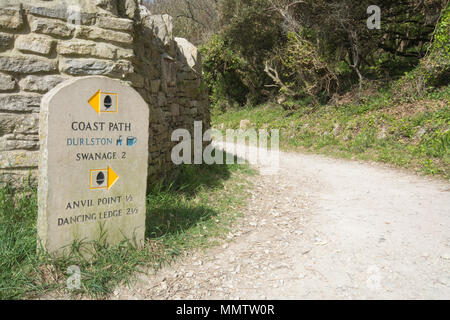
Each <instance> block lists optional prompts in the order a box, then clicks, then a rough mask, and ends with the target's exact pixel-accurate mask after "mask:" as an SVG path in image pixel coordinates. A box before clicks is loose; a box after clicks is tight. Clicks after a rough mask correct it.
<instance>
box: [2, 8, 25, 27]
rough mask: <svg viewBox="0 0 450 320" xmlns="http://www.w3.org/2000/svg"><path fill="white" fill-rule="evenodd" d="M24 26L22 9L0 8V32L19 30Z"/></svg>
mask: <svg viewBox="0 0 450 320" xmlns="http://www.w3.org/2000/svg"><path fill="white" fill-rule="evenodd" d="M22 26H23V17H22V10H21V8H20V7H9V8H0V30H17V29H20V28H21V27H22Z"/></svg>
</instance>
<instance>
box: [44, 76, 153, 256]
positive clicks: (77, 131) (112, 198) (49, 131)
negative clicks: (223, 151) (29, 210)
mask: <svg viewBox="0 0 450 320" xmlns="http://www.w3.org/2000/svg"><path fill="white" fill-rule="evenodd" d="M148 128H149V108H148V105H147V103H146V102H145V101H144V100H143V99H142V98H141V96H140V95H139V94H138V93H137V92H136V91H135V90H134V89H133V88H131V87H130V86H128V85H125V84H123V82H121V81H119V80H114V79H110V78H107V77H102V76H92V77H85V78H73V79H70V80H66V81H64V82H62V83H60V84H59V85H58V86H56V87H55V88H53V89H52V90H51V91H49V92H48V93H47V94H46V95H45V96H44V97H43V98H42V102H41V110H40V114H39V139H40V157H39V175H38V179H39V181H38V185H39V189H38V204H39V211H38V238H39V247H40V248H45V249H46V250H47V251H48V252H49V253H64V252H69V249H70V246H71V244H72V243H73V241H75V240H77V241H90V240H99V239H100V238H102V237H103V239H106V241H107V242H108V243H111V244H117V243H118V242H120V241H122V240H124V239H128V240H131V241H132V243H133V244H134V245H136V246H141V245H142V244H143V241H144V233H145V212H146V209H145V197H146V184H147V165H148Z"/></svg>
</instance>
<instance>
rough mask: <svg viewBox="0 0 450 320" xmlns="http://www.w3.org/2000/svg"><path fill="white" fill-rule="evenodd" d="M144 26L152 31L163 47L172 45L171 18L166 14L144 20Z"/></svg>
mask: <svg viewBox="0 0 450 320" xmlns="http://www.w3.org/2000/svg"><path fill="white" fill-rule="evenodd" d="M144 25H146V26H147V27H148V28H150V29H152V30H153V33H154V34H155V36H156V37H157V38H158V39H159V40H160V41H161V42H162V44H163V45H164V46H168V45H170V44H172V43H173V18H172V17H171V16H169V15H168V14H158V15H152V16H147V17H145V18H144Z"/></svg>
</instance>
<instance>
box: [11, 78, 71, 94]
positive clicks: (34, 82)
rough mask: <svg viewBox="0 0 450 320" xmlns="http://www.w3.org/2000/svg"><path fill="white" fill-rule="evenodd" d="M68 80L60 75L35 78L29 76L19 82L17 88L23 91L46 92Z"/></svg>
mask: <svg viewBox="0 0 450 320" xmlns="http://www.w3.org/2000/svg"><path fill="white" fill-rule="evenodd" d="M66 79H68V78H67V77H64V76H60V75H46V76H35V75H29V76H26V77H25V78H23V79H22V80H20V81H19V86H20V88H21V89H22V90H24V91H32V92H43V93H44V92H47V91H49V90H51V89H52V88H54V87H56V86H57V85H58V84H60V83H61V82H63V81H64V80H66Z"/></svg>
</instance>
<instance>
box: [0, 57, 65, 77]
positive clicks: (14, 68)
mask: <svg viewBox="0 0 450 320" xmlns="http://www.w3.org/2000/svg"><path fill="white" fill-rule="evenodd" d="M56 69H57V65H56V61H54V60H49V59H45V58H38V57H32V56H6V55H3V56H0V71H9V72H17V73H37V72H50V71H56Z"/></svg>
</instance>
